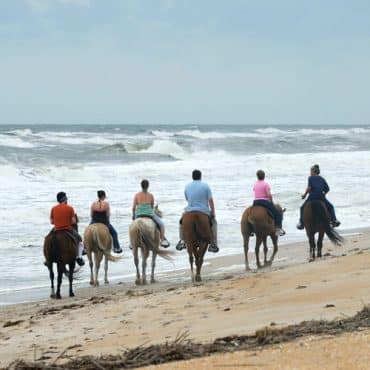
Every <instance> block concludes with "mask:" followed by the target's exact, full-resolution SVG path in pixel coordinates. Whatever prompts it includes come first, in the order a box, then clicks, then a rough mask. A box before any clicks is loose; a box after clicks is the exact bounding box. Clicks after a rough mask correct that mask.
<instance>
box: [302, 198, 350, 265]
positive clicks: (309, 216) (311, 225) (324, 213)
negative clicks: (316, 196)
mask: <svg viewBox="0 0 370 370" xmlns="http://www.w3.org/2000/svg"><path fill="white" fill-rule="evenodd" d="M330 220H331V218H330V214H329V211H328V209H327V207H326V206H325V203H324V202H322V201H320V200H312V201H310V202H308V203H306V205H305V207H304V209H303V225H304V227H305V229H306V234H307V237H308V241H309V244H310V261H313V260H315V252H316V251H315V249H316V243H315V234H316V233H319V236H318V239H317V257H318V258H321V253H322V242H323V239H324V235H325V234H326V235H327V236H328V238H329V240H330V241H331V242H332V243H333V244H335V245H338V246H341V245H342V244H343V242H344V239H343V237H342V236H341V235H339V233H338V232H337V231H335V230H334V229H333V227H332V226H331V224H330Z"/></svg>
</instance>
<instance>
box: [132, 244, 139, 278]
mask: <svg viewBox="0 0 370 370" xmlns="http://www.w3.org/2000/svg"><path fill="white" fill-rule="evenodd" d="M132 253H133V255H134V263H135V267H136V280H135V284H136V285H140V284H141V279H140V270H139V251H138V248H137V247H136V246H135V245H133V246H132Z"/></svg>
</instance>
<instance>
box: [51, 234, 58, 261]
mask: <svg viewBox="0 0 370 370" xmlns="http://www.w3.org/2000/svg"><path fill="white" fill-rule="evenodd" d="M60 258H61V256H60V248H59V244H58V240H57V237H56V231H54V230H53V231H52V232H51V241H50V260H51V261H54V262H59V261H60Z"/></svg>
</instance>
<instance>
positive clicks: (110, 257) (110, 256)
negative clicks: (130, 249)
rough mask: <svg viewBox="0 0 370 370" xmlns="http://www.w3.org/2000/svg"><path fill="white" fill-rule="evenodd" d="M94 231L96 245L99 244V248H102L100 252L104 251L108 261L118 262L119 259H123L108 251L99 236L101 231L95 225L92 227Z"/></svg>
mask: <svg viewBox="0 0 370 370" xmlns="http://www.w3.org/2000/svg"><path fill="white" fill-rule="evenodd" d="M92 233H93V240H94V242H95V245H96V246H97V248H98V249H99V250H100V252H102V253H103V254H104V256H105V258H107V259H108V261H112V262H116V261H118V260H119V259H121V257H115V256H112V255H111V254H110V250H109V251H107V250H106V249H105V248H104V246H103V245H102V242H101V240H100V237H99V233H98V229H97V228H96V227H94V228H93V229H92Z"/></svg>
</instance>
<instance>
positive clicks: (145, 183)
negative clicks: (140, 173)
mask: <svg viewBox="0 0 370 370" xmlns="http://www.w3.org/2000/svg"><path fill="white" fill-rule="evenodd" d="M141 188H142V189H143V190H148V188H149V181H148V180H145V179H144V180H142V181H141Z"/></svg>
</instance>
